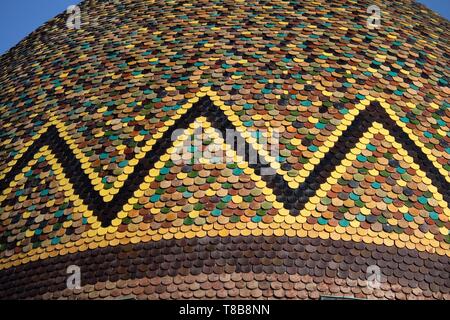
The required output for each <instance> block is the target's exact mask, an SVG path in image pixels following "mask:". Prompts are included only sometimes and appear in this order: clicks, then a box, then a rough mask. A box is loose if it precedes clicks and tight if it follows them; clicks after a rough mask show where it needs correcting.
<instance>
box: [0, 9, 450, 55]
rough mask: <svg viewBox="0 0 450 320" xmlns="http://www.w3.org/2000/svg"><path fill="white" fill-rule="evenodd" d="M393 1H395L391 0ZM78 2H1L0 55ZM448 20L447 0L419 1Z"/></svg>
mask: <svg viewBox="0 0 450 320" xmlns="http://www.w3.org/2000/svg"><path fill="white" fill-rule="evenodd" d="M393 1H395V0H393ZM79 2H80V0H1V4H0V55H1V54H3V53H5V52H6V51H7V50H8V49H9V48H11V47H13V46H14V45H16V44H17V43H18V42H19V41H20V40H22V39H23V38H25V37H26V36H27V35H28V34H30V33H31V32H32V31H33V30H35V29H37V28H38V27H39V26H40V25H42V24H43V23H44V22H46V21H47V20H50V19H51V18H53V17H54V16H56V15H57V14H59V13H61V12H63V11H65V10H66V9H67V7H68V6H70V5H72V4H77V3H79ZM419 2H421V3H423V4H425V5H426V6H427V7H429V8H431V9H433V10H434V11H436V12H438V13H439V14H440V15H441V16H444V17H446V18H447V19H448V20H450V1H449V0H419Z"/></svg>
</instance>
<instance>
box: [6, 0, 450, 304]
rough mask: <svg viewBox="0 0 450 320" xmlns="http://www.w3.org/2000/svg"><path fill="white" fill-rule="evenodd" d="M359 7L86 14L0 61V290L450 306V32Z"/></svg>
mask: <svg viewBox="0 0 450 320" xmlns="http://www.w3.org/2000/svg"><path fill="white" fill-rule="evenodd" d="M371 4H372V3H371V2H370V1H351V0H346V1H344V0H336V1H300V2H299V1H263V0H251V1H239V0H234V1H218V0H217V1H213V0H200V1H195V2H192V1H170V0H168V1H142V0H121V1H113V0H111V1H106V0H104V1H101V0H92V1H84V2H82V4H81V5H80V12H81V28H80V29H70V28H68V27H67V26H66V22H67V19H68V15H67V14H61V15H59V16H57V17H56V18H54V19H52V20H50V21H49V22H47V23H46V24H44V25H43V26H42V27H40V28H39V29H37V30H36V31H35V32H33V33H32V34H31V35H29V36H28V37H27V38H25V39H24V40H23V41H22V42H20V43H19V44H18V45H17V46H16V47H14V48H12V49H11V50H10V51H9V52H8V53H6V54H5V55H3V56H2V57H0V111H1V112H0V126H1V128H2V131H0V144H1V148H0V190H1V192H2V193H1V195H0V297H3V298H5V297H12V298H36V297H44V298H59V297H65V298H74V297H78V298H105V297H117V296H122V297H123V296H130V295H131V296H133V297H137V298H139V299H141V298H163V299H166V298H224V297H227V298H238V297H241V298H267V297H276V298H312V299H315V298H320V297H323V296H353V297H359V298H374V297H375V298H389V299H392V298H400V299H405V298H413V297H420V298H446V299H448V298H449V290H450V284H449V282H448V275H449V256H450V248H449V246H450V236H449V228H450V223H449V218H450V210H449V206H448V202H449V201H450V191H449V190H450V188H449V182H450V174H449V172H450V163H449V159H450V146H449V142H450V136H449V122H450V121H449V116H450V113H449V109H448V107H449V102H448V101H449V94H450V89H449V85H448V81H449V71H448V65H449V55H450V52H449V49H448V44H449V35H448V30H449V27H450V25H449V22H448V21H447V20H445V19H443V18H441V17H439V16H438V15H436V14H435V13H433V12H432V11H430V10H428V9H427V8H425V7H424V6H422V5H420V4H417V3H416V2H414V1H409V0H402V1H392V2H387V3H385V4H383V5H381V4H380V7H379V8H380V10H381V21H380V23H381V25H380V26H379V27H378V28H369V27H368V25H367V23H368V22H367V21H368V18H369V17H370V13H367V9H368V7H369V6H370V5H371ZM230 134H231V139H228V138H229V135H230ZM235 139H236V140H235ZM236 141H237V143H236ZM186 145H188V147H187V148H185V149H182V151H183V152H180V146H186ZM212 146H213V147H212ZM215 152H218V153H215ZM211 154H213V155H212V156H211ZM217 154H220V155H222V156H223V157H219V158H218V157H217ZM70 265H76V266H79V267H80V268H81V272H83V277H82V279H83V283H82V284H83V287H82V288H81V289H76V290H71V289H69V288H66V278H67V273H66V269H67V267H68V266H70ZM371 270H376V275H377V276H378V275H379V276H380V277H379V278H377V279H378V280H380V281H381V286H378V287H376V288H373V287H371V285H370V283H371V278H370V275H371V272H372V271H371ZM100 271H101V272H100ZM37 284H39V285H37Z"/></svg>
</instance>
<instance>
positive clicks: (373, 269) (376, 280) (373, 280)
mask: <svg viewBox="0 0 450 320" xmlns="http://www.w3.org/2000/svg"><path fill="white" fill-rule="evenodd" d="M366 278H367V288H369V289H372V290H376V289H380V288H381V284H382V283H383V282H385V277H384V276H383V273H382V272H381V269H380V267H379V266H377V265H374V264H373V265H370V266H368V267H367V270H366Z"/></svg>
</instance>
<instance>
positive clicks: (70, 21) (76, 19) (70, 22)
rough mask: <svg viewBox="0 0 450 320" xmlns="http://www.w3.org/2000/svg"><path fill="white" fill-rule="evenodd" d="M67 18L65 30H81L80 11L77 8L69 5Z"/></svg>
mask: <svg viewBox="0 0 450 320" xmlns="http://www.w3.org/2000/svg"><path fill="white" fill-rule="evenodd" d="M66 13H67V14H68V18H67V21H66V26H67V28H69V29H71V30H74V29H75V30H79V29H81V9H80V7H79V6H76V5H71V6H69V7H68V8H67V10H66Z"/></svg>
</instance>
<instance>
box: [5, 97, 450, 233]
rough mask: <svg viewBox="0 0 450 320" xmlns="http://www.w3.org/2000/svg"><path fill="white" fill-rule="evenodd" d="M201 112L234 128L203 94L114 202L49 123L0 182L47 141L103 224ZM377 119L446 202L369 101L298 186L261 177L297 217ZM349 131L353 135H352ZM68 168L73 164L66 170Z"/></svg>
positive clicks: (442, 183) (432, 172) (425, 162)
mask: <svg viewBox="0 0 450 320" xmlns="http://www.w3.org/2000/svg"><path fill="white" fill-rule="evenodd" d="M199 116H204V117H206V118H207V120H208V121H209V122H211V123H212V125H213V126H214V127H215V128H216V129H218V130H220V131H221V133H222V134H223V136H225V131H226V129H235V127H234V125H233V123H232V122H231V121H230V120H229V119H228V117H227V116H226V115H225V114H224V113H223V111H222V110H221V109H219V108H217V107H215V106H214V104H213V103H212V102H211V100H210V99H209V98H208V97H203V98H201V99H200V100H199V101H198V102H197V103H196V104H195V105H194V106H193V107H191V108H190V109H189V110H188V111H187V112H186V113H185V114H184V115H182V116H181V117H180V118H179V119H178V120H177V121H175V123H174V124H173V125H172V126H170V127H169V128H168V130H166V131H165V132H164V134H163V136H162V137H161V138H160V139H159V140H158V143H157V144H156V145H155V146H154V147H153V149H152V151H151V152H147V154H146V156H145V157H144V158H142V159H140V161H139V163H138V164H137V165H136V166H135V167H134V171H133V172H132V173H131V174H130V175H129V176H128V177H127V180H126V181H125V183H124V186H123V187H122V188H121V189H120V190H119V192H118V193H117V194H116V195H115V196H114V201H109V202H105V201H104V199H103V198H102V197H101V196H100V195H99V193H98V192H97V191H96V190H94V188H93V186H92V184H91V181H90V178H89V176H88V175H87V174H86V173H85V172H84V170H83V168H82V164H81V163H80V162H79V161H78V160H77V158H76V157H75V156H74V155H73V152H72V151H71V150H70V148H69V147H68V145H67V143H66V142H65V141H64V140H63V139H62V138H61V137H60V136H59V134H58V130H57V129H56V128H55V127H54V126H51V127H49V128H48V130H47V131H46V132H45V133H44V134H42V136H41V137H40V138H39V139H37V141H35V143H34V144H33V145H32V146H30V148H29V149H28V150H27V151H26V153H25V154H24V155H23V157H22V158H21V160H20V162H21V164H20V165H16V166H15V167H14V168H13V169H12V170H11V171H10V172H8V174H7V175H6V176H5V179H3V180H2V181H1V185H0V187H1V189H2V190H4V189H5V188H7V187H8V185H9V184H10V182H11V181H12V180H13V179H14V177H15V176H16V175H17V174H18V173H19V172H20V171H21V170H22V168H23V167H24V166H25V165H26V164H27V163H28V161H29V160H31V159H32V158H33V155H34V154H35V153H36V152H37V151H38V150H39V149H40V148H41V147H42V146H43V145H48V146H49V147H50V148H51V149H52V151H53V153H54V154H55V155H56V157H57V158H58V160H59V161H60V162H61V163H62V164H63V166H64V167H65V169H64V171H65V174H66V175H67V176H68V177H69V179H70V182H71V183H72V184H73V185H74V188H75V191H76V192H77V194H79V196H80V197H81V198H82V199H83V200H84V201H85V203H86V204H87V205H88V207H89V209H90V210H92V211H93V212H95V214H96V215H97V216H98V219H99V220H100V221H101V222H102V225H103V226H107V225H109V224H110V222H111V220H112V219H114V218H115V217H116V215H117V212H119V211H120V210H121V208H122V207H123V205H124V204H125V203H126V202H127V200H128V199H129V198H130V197H131V196H132V195H133V192H134V191H135V190H136V189H137V188H138V186H139V185H140V183H141V182H142V181H143V179H144V177H145V175H146V173H147V172H148V171H149V170H150V169H151V168H152V167H153V165H154V163H155V162H156V161H157V160H158V159H159V157H160V156H161V155H162V154H163V153H164V152H165V151H166V150H167V149H168V148H169V147H170V146H171V143H172V141H171V136H172V134H173V133H174V131H175V130H176V129H181V128H185V127H187V125H188V124H189V123H191V122H193V121H194V120H195V118H197V117H199ZM374 121H377V122H379V123H381V124H383V126H384V127H385V128H386V129H387V130H388V131H389V132H390V134H391V135H392V136H394V137H395V138H396V139H397V140H398V141H399V142H400V143H401V144H402V146H403V148H404V149H406V150H407V151H408V154H409V155H410V156H411V157H412V158H413V159H414V161H415V162H416V163H417V164H419V165H420V167H421V169H422V170H423V171H425V172H427V174H428V176H429V177H430V179H431V180H432V182H433V184H434V185H435V186H436V187H437V188H438V190H439V191H440V192H441V193H442V194H443V197H444V200H445V201H446V202H447V203H448V202H449V201H450V190H449V183H448V182H447V181H446V179H445V178H444V177H443V176H442V175H441V174H440V173H439V171H438V170H437V169H436V167H435V166H434V165H433V164H432V162H431V161H430V160H429V159H428V158H427V156H426V155H425V154H424V153H423V152H422V151H421V150H420V148H419V147H418V146H417V145H416V144H415V143H414V142H413V141H411V140H410V139H409V138H408V136H407V134H406V133H405V132H404V131H403V130H402V129H401V128H400V127H398V126H397V124H396V123H395V122H394V121H393V120H392V119H391V117H390V116H389V115H388V114H387V113H386V111H385V110H384V108H383V107H381V106H380V104H379V102H377V101H375V102H372V103H371V104H370V105H369V106H368V107H367V108H365V109H364V110H363V111H361V112H360V113H359V114H358V116H357V117H356V118H355V119H354V121H353V122H352V123H351V124H350V126H348V127H347V129H346V131H345V132H344V133H343V134H342V135H341V136H340V138H339V140H338V141H337V142H336V143H335V144H334V145H333V147H332V148H331V149H330V150H329V151H328V152H327V153H326V154H325V156H324V157H323V158H322V159H321V160H320V162H319V164H317V165H316V166H315V167H314V169H313V170H312V171H311V172H310V173H309V175H308V176H307V178H306V179H305V180H304V181H303V182H302V183H301V184H300V186H299V187H298V188H291V187H290V186H289V183H288V182H287V181H285V179H284V178H283V176H282V175H280V174H279V173H275V174H274V175H269V176H267V175H265V176H262V178H263V180H265V181H266V183H267V185H268V187H270V188H272V189H273V192H274V194H275V195H276V196H277V200H278V201H279V202H281V203H283V204H284V206H285V208H287V209H288V210H289V211H290V214H291V215H293V216H296V215H298V214H299V212H300V211H301V210H302V209H303V208H304V206H305V204H306V203H307V202H308V199H309V198H310V197H312V196H314V195H315V193H316V191H317V189H318V188H319V187H320V185H321V184H322V183H324V182H325V181H326V179H327V178H328V177H329V176H330V174H331V173H332V172H333V170H334V168H335V167H336V166H337V165H338V164H339V163H340V161H341V160H342V159H343V158H344V157H345V155H346V154H347V153H348V152H349V151H350V150H351V149H352V148H353V147H354V146H355V144H356V143H357V141H358V140H359V139H360V137H361V136H362V135H363V133H364V132H366V131H367V130H368V128H369V127H370V126H371V125H372V123H373V122H374ZM350 133H351V134H350ZM251 149H253V150H252V152H257V151H256V150H255V148H254V147H253V146H252V144H249V143H248V142H245V151H246V154H239V155H240V156H242V157H243V158H244V159H248V152H249V151H250V150H251ZM260 158H261V156H258V161H257V163H255V164H250V166H251V167H252V168H253V169H254V170H255V173H256V174H260V171H261V168H262V167H263V161H261V159H260ZM67 168H71V169H70V171H69V170H68V169H67Z"/></svg>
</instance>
